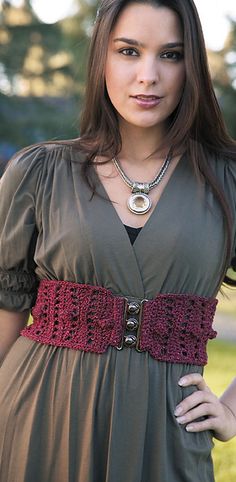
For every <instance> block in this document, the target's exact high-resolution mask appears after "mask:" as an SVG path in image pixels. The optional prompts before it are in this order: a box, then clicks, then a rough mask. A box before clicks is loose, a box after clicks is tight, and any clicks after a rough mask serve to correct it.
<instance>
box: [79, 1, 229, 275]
mask: <svg viewBox="0 0 236 482" xmlns="http://www.w3.org/2000/svg"><path fill="white" fill-rule="evenodd" d="M130 3H145V4H147V3H148V4H151V5H154V6H156V7H167V8H170V9H171V10H173V11H174V12H175V13H176V14H177V15H178V17H179V19H180V22H181V25H182V29H183V37H184V47H185V48H184V52H185V54H184V55H185V68H186V81H185V87H184V91H183V95H182V98H181V101H180V103H179V105H178V107H177V109H176V110H175V112H174V113H173V114H172V115H171V119H170V126H169V131H168V133H167V137H166V141H167V143H168V144H169V145H171V146H172V148H174V149H176V150H178V149H180V150H181V149H183V147H184V150H185V151H186V153H187V155H188V158H189V161H190V162H191V163H192V165H193V167H194V171H195V174H196V176H197V178H198V179H202V180H203V181H205V182H206V183H208V184H209V185H210V187H211V189H212V191H213V193H214V195H215V197H216V199H217V200H218V202H219V204H220V206H221V208H222V212H223V217H224V223H225V229H226V247H225V259H224V269H223V271H222V278H221V281H222V279H223V278H224V274H225V271H226V269H227V267H228V266H229V263H230V258H231V254H232V253H231V251H232V215H231V211H230V208H229V206H228V203H227V199H226V197H225V195H224V192H223V190H222V188H221V186H220V185H219V183H218V181H217V179H216V177H215V175H214V173H213V170H212V169H211V166H210V162H209V159H210V156H211V155H212V154H214V155H217V156H219V160H220V157H222V156H223V157H224V158H225V159H227V158H228V159H231V160H232V159H233V160H235V161H236V142H235V141H233V139H231V137H230V136H229V134H228V133H227V130H226V127H225V124H224V121H223V117H222V114H221V111H220V108H219V105H218V102H217V99H216V96H215V93H214V90H213V85H212V81H211V77H210V73H209V68H208V61H207V53H206V47H205V42H204V37H203V33H202V27H201V23H200V19H199V16H198V12H197V9H196V7H195V4H194V2H193V1H192V0H147V1H144V0H102V2H101V5H100V8H99V10H98V13H97V18H96V22H95V25H94V31H93V35H92V39H91V44H90V55H89V60H88V78H87V84H86V93H85V103H84V110H83V113H82V116H81V137H80V138H79V139H78V140H77V141H76V144H77V145H78V148H80V149H82V150H83V151H84V152H85V153H86V156H87V159H86V161H85V163H84V165H83V173H84V177H85V179H86V181H87V182H88V183H89V185H90V186H91V188H92V189H94V186H93V183H92V180H91V179H90V175H89V166H90V165H91V163H93V162H94V159H95V157H96V156H98V155H103V156H107V157H108V158H110V159H111V158H112V157H114V156H117V155H118V153H119V152H120V149H121V136H120V133H119V125H118V118H117V114H116V111H115V109H114V107H113V105H112V103H111V101H110V99H109V97H108V94H107V90H106V85H105V64H106V55H107V46H108V41H109V36H110V33H111V31H112V29H113V27H114V25H115V23H116V22H117V19H118V17H119V15H120V13H121V11H122V10H123V9H124V8H125V7H126V6H127V5H128V4H130Z"/></svg>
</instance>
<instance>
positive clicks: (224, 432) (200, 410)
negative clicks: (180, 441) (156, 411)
mask: <svg viewBox="0 0 236 482" xmlns="http://www.w3.org/2000/svg"><path fill="white" fill-rule="evenodd" d="M179 385H180V386H181V387H187V386H190V385H195V386H197V388H198V390H197V391H196V392H194V393H193V394H192V395H190V396H188V397H186V398H185V399H184V400H183V401H182V402H181V403H180V404H179V405H178V406H177V407H176V410H175V416H176V420H177V422H178V423H180V424H186V430H187V431H188V432H202V431H204V430H212V431H213V434H214V437H215V438H216V439H218V440H221V441H222V442H226V441H227V440H229V439H231V438H232V437H234V436H235V435H236V378H235V379H234V380H233V381H232V383H231V384H230V385H229V387H228V388H227V389H226V391H225V392H224V393H223V395H222V396H221V397H220V398H217V397H216V395H214V393H212V391H211V390H210V388H209V387H208V386H207V384H206V382H205V380H204V378H203V377H202V376H201V375H200V374H199V373H191V374H190V375H185V376H184V377H183V378H181V379H180V380H179ZM201 417H206V418H205V419H204V420H201V421H196V419H198V418H201Z"/></svg>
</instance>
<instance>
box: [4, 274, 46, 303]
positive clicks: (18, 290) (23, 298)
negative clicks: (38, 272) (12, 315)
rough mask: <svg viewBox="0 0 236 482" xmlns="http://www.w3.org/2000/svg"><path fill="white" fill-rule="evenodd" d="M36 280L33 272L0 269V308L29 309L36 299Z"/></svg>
mask: <svg viewBox="0 0 236 482" xmlns="http://www.w3.org/2000/svg"><path fill="white" fill-rule="evenodd" d="M37 287H38V281H37V279H36V276H35V274H34V273H27V272H23V271H22V272H17V271H14V270H9V271H4V270H2V269H0V308H8V309H10V308H11V309H12V310H14V311H24V310H28V309H30V308H31V307H32V306H33V305H34V303H35V300H36V296H37Z"/></svg>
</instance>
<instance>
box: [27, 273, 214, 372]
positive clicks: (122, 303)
mask: <svg viewBox="0 0 236 482" xmlns="http://www.w3.org/2000/svg"><path fill="white" fill-rule="evenodd" d="M216 305H217V300H216V299H215V298H205V297H201V296H195V295H189V294H158V295H157V297H156V298H155V299H153V300H145V299H144V300H142V299H138V298H132V297H121V296H115V295H113V294H112V292H111V291H110V290H108V289H106V288H103V287H100V286H91V285H85V284H77V283H71V282H69V281H47V280H43V281H41V282H40V285H39V290H38V296H37V300H36V304H35V306H34V308H33V309H32V315H33V324H32V325H30V326H28V327H26V328H24V329H23V330H22V331H21V335H23V336H26V337H28V338H31V339H33V340H35V341H38V342H40V343H46V344H49V345H56V346H60V347H67V348H72V349H75V350H84V351H90V352H95V353H104V352H105V351H106V350H107V348H108V346H113V347H116V348H117V349H118V350H121V349H123V348H124V347H129V348H135V349H136V350H137V351H140V352H142V351H148V352H149V353H150V355H151V356H153V357H154V358H155V359H157V360H161V361H168V362H173V363H191V364H195V365H205V364H206V363H207V354H206V345H207V341H208V339H209V338H215V337H216V334H217V333H216V331H214V330H213V329H212V322H213V318H214V314H215V309H216Z"/></svg>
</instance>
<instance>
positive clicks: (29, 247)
mask: <svg viewBox="0 0 236 482" xmlns="http://www.w3.org/2000/svg"><path fill="white" fill-rule="evenodd" d="M44 151H45V148H44V147H43V146H42V147H31V148H28V149H27V150H26V151H24V152H23V153H21V154H18V155H17V156H15V157H14V158H13V160H12V161H11V162H10V163H9V166H8V167H7V169H6V171H5V173H4V175H3V177H2V179H1V181H0V308H2V309H6V310H10V311H24V310H27V309H29V308H31V306H33V304H34V301H35V296H36V291H37V279H36V275H35V263H34V252H35V245H36V241H37V227H36V221H35V197H36V195H37V189H38V183H39V179H40V174H41V170H42V169H41V166H42V162H41V161H42V159H43V158H44Z"/></svg>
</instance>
